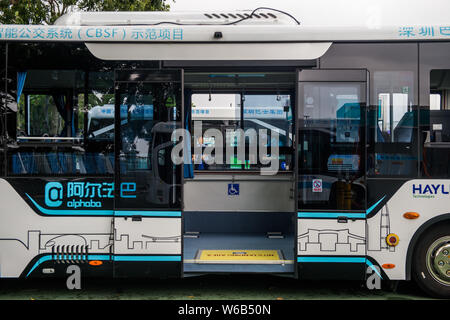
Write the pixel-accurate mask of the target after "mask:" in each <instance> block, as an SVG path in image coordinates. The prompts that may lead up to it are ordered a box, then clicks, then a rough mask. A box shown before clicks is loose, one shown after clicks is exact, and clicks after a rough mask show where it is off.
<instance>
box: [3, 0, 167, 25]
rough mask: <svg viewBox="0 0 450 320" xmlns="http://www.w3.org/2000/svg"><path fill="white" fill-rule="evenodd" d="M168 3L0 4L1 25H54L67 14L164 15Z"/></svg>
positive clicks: (31, 0) (69, 0) (20, 0)
mask: <svg viewBox="0 0 450 320" xmlns="http://www.w3.org/2000/svg"><path fill="white" fill-rule="evenodd" d="M166 1H167V0H0V23H3V24H53V23H54V22H55V21H56V19H58V18H59V17H60V16H62V15H63V14H65V13H67V12H69V11H70V10H82V11H167V10H169V8H170V5H169V4H166Z"/></svg>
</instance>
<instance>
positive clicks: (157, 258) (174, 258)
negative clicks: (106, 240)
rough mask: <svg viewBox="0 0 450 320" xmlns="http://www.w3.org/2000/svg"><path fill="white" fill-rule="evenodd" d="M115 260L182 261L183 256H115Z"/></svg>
mask: <svg viewBox="0 0 450 320" xmlns="http://www.w3.org/2000/svg"><path fill="white" fill-rule="evenodd" d="M113 260H114V261H181V256H114V257H113Z"/></svg>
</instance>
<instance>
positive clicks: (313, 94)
mask: <svg viewBox="0 0 450 320" xmlns="http://www.w3.org/2000/svg"><path fill="white" fill-rule="evenodd" d="M367 79H368V73H367V71H366V70H303V71H299V72H298V81H299V82H298V109H299V110H298V126H297V128H298V132H297V139H298V140H297V154H298V176H297V206H298V208H297V209H298V210H297V211H298V221H297V223H298V225H297V233H298V234H297V237H298V243H297V248H298V251H297V254H298V258H297V262H298V267H299V276H300V277H303V278H308V277H309V276H317V274H314V273H317V272H319V273H322V272H323V273H324V274H322V275H321V277H326V278H335V277H337V276H342V274H340V275H336V274H335V272H333V274H330V272H329V270H341V269H342V270H343V271H345V270H347V271H348V270H349V269H348V268H347V267H349V266H351V267H352V268H354V267H356V268H357V269H358V270H360V271H361V272H359V273H358V275H361V274H362V272H363V270H364V269H363V267H364V263H365V255H366V227H365V226H366V222H365V217H366V200H365V199H366V186H365V158H366V156H365V154H366V152H365V140H366V138H365V118H366V108H365V106H366V105H367V95H368V94H367V81H368V80H367ZM324 263H325V264H324ZM342 263H344V264H342ZM324 265H326V266H328V267H330V268H328V267H327V268H323V266H324ZM319 266H320V267H319ZM336 266H339V268H338V269H336V268H334V267H336ZM342 266H346V267H345V268H342ZM327 270H328V271H327ZM344 273H347V274H348V272H344ZM313 274H314V275H313Z"/></svg>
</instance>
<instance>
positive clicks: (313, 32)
mask: <svg viewBox="0 0 450 320" xmlns="http://www.w3.org/2000/svg"><path fill="white" fill-rule="evenodd" d="M0 40H6V41H75V42H77V41H78V42H104V41H105V42H143V43H172V42H174V43H178V42H180V43H185V42H212V43H223V42H244V43H251V42H273V43H276V42H316V41H390V40H450V24H449V25H445V26H444V25H429V26H390V27H388V26H386V27H380V28H362V27H348V26H347V27H332V28H330V27H329V26H326V27H325V26H301V25H170V24H158V25H139V26H133V25H129V26H63V25H51V26H47V25H0Z"/></svg>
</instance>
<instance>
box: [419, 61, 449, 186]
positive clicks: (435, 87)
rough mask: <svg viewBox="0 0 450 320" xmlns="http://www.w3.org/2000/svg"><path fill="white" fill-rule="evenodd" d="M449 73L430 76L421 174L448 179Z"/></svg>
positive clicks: (444, 71) (424, 111) (437, 72)
mask: <svg viewBox="0 0 450 320" xmlns="http://www.w3.org/2000/svg"><path fill="white" fill-rule="evenodd" d="M449 99H450V70H432V71H431V72H430V110H423V111H422V112H421V117H422V118H423V124H424V127H423V128H424V129H426V130H424V131H423V136H424V144H423V163H422V174H423V176H425V177H436V178H448V177H450V169H449V165H448V163H449V162H450V100H449Z"/></svg>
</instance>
